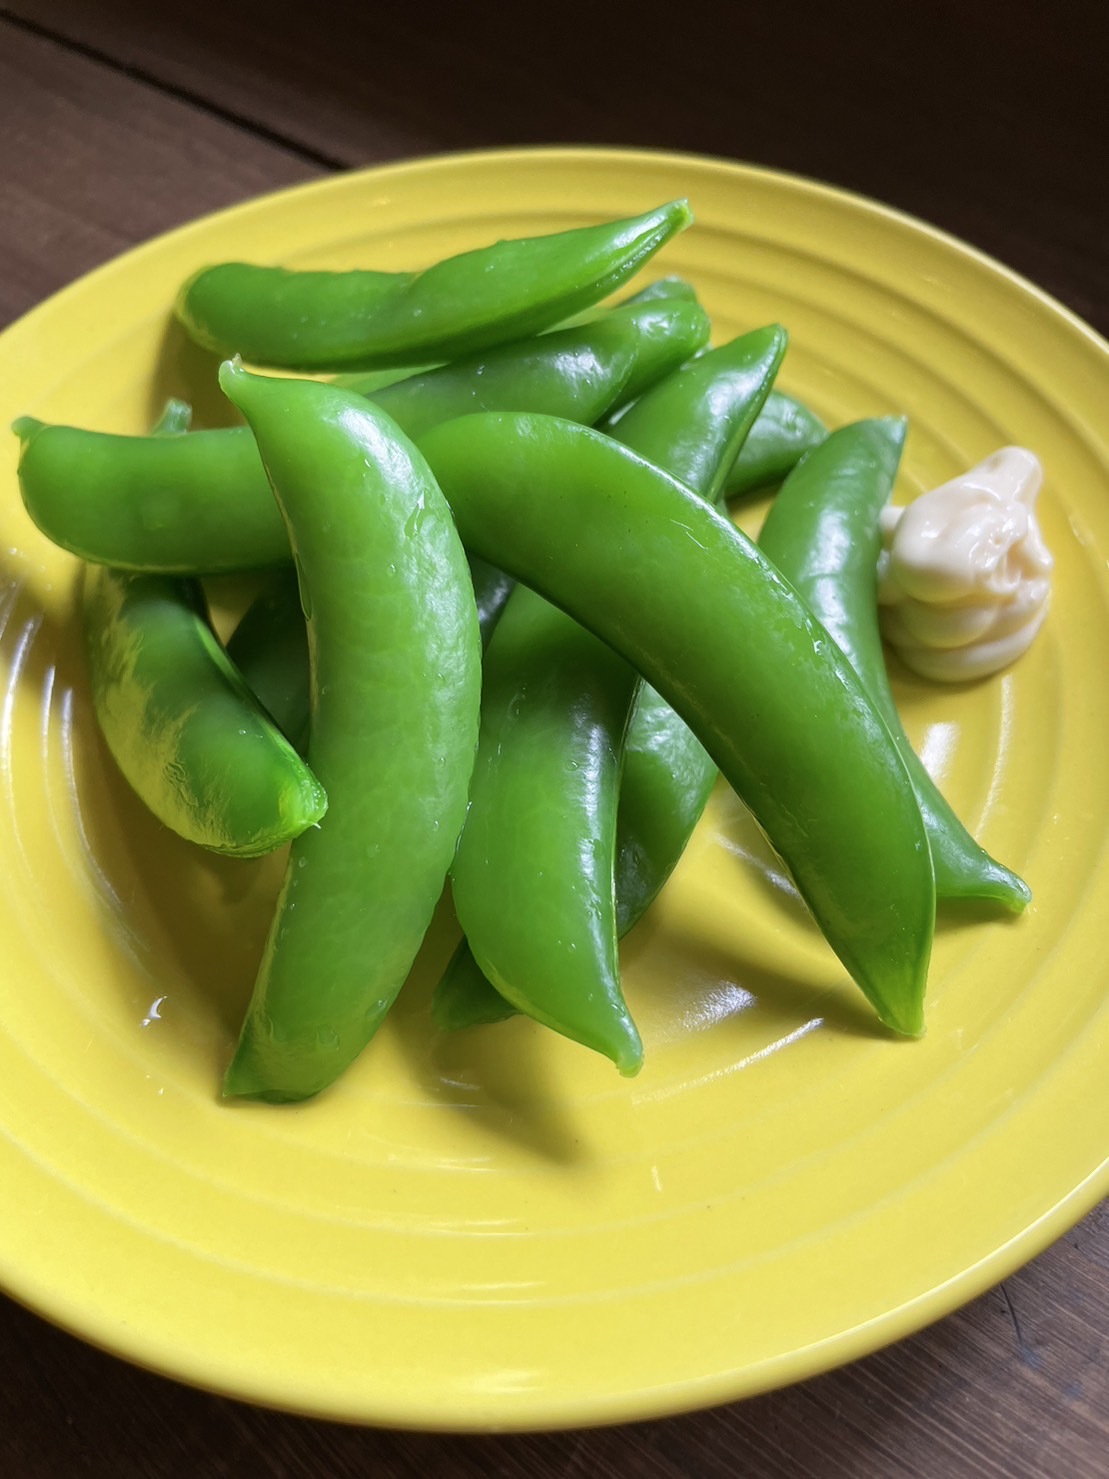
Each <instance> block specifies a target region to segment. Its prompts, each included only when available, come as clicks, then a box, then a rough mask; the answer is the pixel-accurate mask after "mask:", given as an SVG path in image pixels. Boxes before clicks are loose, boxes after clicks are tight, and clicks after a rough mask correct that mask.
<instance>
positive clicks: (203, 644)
mask: <svg viewBox="0 0 1109 1479" xmlns="http://www.w3.org/2000/svg"><path fill="white" fill-rule="evenodd" d="M82 605H83V614H84V625H85V640H86V647H87V651H88V658H89V684H90V689H91V692H92V701H93V708H94V710H95V712H96V717H97V720H98V722H99V725H100V729H101V732H102V733H103V735H104V738H105V741H106V742H107V745H108V749H109V750H110V751H111V754H112V756H113V758H114V759H115V761H116V764H117V765H118V766H119V768H120V770H121V771H122V773H123V775H124V776H125V777H126V779H127V780H128V782H129V783H130V785H131V786H132V788H133V789H134V790H135V791H136V792H137V794H138V795H139V796H141V797H142V799H143V801H145V803H146V805H147V806H148V807H149V808H150V810H151V811H152V812H153V813H154V815H155V816H156V817H157V818H158V820H159V821H161V822H163V823H164V824H165V826H167V827H169V828H171V829H172V830H173V831H174V832H176V833H178V834H179V835H180V836H181V837H185V838H187V839H188V840H189V841H190V842H197V843H199V844H200V845H201V846H202V847H207V848H210V849H211V850H212V851H214V852H220V853H226V854H228V855H229V856H232V857H241V858H251V857H258V856H260V855H261V854H263V853H267V852H272V851H273V850H274V849H275V848H278V847H281V846H282V845H283V844H284V843H286V842H289V841H290V840H291V839H292V838H294V837H297V836H299V835H300V834H301V833H302V832H304V831H305V829H306V828H310V827H313V826H314V825H315V824H316V823H317V822H319V821H320V819H321V818H322V817H323V815H324V812H325V811H326V809H327V798H326V796H325V794H324V790H323V787H322V786H321V785H320V783H319V781H318V780H317V779H316V777H315V776H314V775H313V774H312V773H311V771H309V770H308V768H307V767H306V766H305V765H304V763H303V762H302V761H301V760H300V759H299V758H298V757H297V755H296V754H295V753H294V751H293V749H292V748H291V747H290V745H289V744H288V742H287V741H286V740H285V738H284V737H283V736H282V735H281V734H280V733H279V732H278V730H277V729H276V728H275V727H274V725H273V724H272V723H271V722H270V720H269V719H268V717H267V716H266V715H265V714H264V713H263V712H262V710H261V709H260V708H259V706H258V703H257V702H256V700H255V698H254V696H253V694H252V693H251V692H250V690H249V689H248V688H247V686H246V684H245V683H244V682H243V680H242V678H241V677H240V676H239V674H238V671H237V670H236V669H235V667H234V666H233V665H232V663H231V662H230V661H229V660H228V658H227V656H226V654H225V653H224V651H223V649H222V648H221V647H220V645H219V642H218V641H217V640H216V637H215V635H214V634H213V632H212V630H211V628H210V627H209V625H208V621H207V616H206V612H205V610H204V603H203V597H202V595H201V592H200V588H199V586H197V584H196V583H195V582H194V581H181V580H173V579H170V578H168V577H166V576H160V575H132V574H127V573H125V572H122V571H117V570H110V569H108V568H107V567H106V566H90V567H88V568H87V569H86V571H85V577H84V590H83V602H82Z"/></svg>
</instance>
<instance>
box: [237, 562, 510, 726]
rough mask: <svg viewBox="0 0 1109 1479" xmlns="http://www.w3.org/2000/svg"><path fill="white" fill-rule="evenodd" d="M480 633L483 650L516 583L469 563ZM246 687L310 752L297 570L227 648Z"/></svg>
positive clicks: (256, 608)
mask: <svg viewBox="0 0 1109 1479" xmlns="http://www.w3.org/2000/svg"><path fill="white" fill-rule="evenodd" d="M470 577H471V579H472V580H473V583H474V601H475V604H476V606H477V618H478V627H479V629H480V631H481V642H482V646H483V647H484V646H485V644H486V643H487V642H488V641H489V638H490V636H491V635H492V632H493V628H494V627H495V626H496V624H497V620H498V618H499V617H500V614H501V612H502V611H503V610H504V605H505V602H506V601H507V600H508V597H509V595H510V593H511V591H512V588H513V586H514V585H515V581H514V580H513V579H512V577H511V576H508V575H505V574H504V573H503V572H502V571H500V570H495V569H494V568H493V566H492V565H490V564H488V563H487V562H486V561H485V560H479V559H477V557H476V556H471V557H470ZM227 652H228V656H229V657H230V658H231V660H232V661H233V662H234V664H235V666H236V667H237V668H238V670H239V672H240V673H241V674H242V675H243V679H244V680H245V682H246V684H247V686H248V687H249V688H250V690H251V692H252V693H253V694H254V695H255V697H256V698H257V699H258V701H259V703H260V704H261V705H262V706H263V708H264V709H265V710H266V712H267V713H268V714H269V716H270V717H271V719H272V720H273V721H274V723H275V724H276V725H277V727H278V728H279V729H280V730H281V732H282V734H283V735H284V736H285V737H286V739H287V740H288V741H289V742H290V744H291V745H292V746H293V748H294V749H295V750H296V751H297V752H298V754H301V755H303V754H305V753H306V752H307V749H308V734H309V700H308V693H309V687H310V679H309V660H308V628H307V626H306V625H305V621H304V612H303V611H302V610H301V606H300V586H299V584H298V582H297V577H296V571H295V570H294V569H289V570H281V571H279V572H278V573H277V574H276V575H275V576H274V577H273V579H272V581H271V582H270V584H269V585H268V586H267V587H266V589H265V590H264V591H262V593H261V594H260V595H259V596H258V597H257V599H256V600H255V601H253V602H252V603H251V605H250V607H249V608H248V609H247V611H246V612H245V614H244V615H243V618H242V620H241V621H240V622H239V624H238V626H237V627H236V628H235V630H234V632H233V633H232V634H231V640H230V641H229V642H228V644H227Z"/></svg>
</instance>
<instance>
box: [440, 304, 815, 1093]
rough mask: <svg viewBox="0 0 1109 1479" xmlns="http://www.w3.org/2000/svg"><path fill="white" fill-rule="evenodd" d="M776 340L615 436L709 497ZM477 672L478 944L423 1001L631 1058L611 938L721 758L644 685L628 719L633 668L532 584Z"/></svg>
mask: <svg viewBox="0 0 1109 1479" xmlns="http://www.w3.org/2000/svg"><path fill="white" fill-rule="evenodd" d="M786 343H787V339H786V334H785V331H784V330H783V329H781V328H779V327H777V326H773V327H771V328H768V329H761V330H758V331H756V332H754V333H751V334H746V335H744V336H743V337H742V338H740V339H736V340H735V341H733V343H731V344H729V345H726V346H725V347H724V348H722V349H717V350H714V351H712V352H710V353H707V354H705V355H703V356H701V357H700V358H698V359H696V360H694V361H693V363H692V364H690V365H687V366H686V367H685V368H684V369H682V370H678V371H676V372H674V373H673V374H671V375H669V376H668V377H667V378H666V379H665V380H663V381H661V382H659V383H658V384H657V385H656V386H654V388H653V389H651V390H649V391H648V392H647V393H646V394H645V395H643V396H642V397H641V398H640V399H639V400H637V401H636V403H635V405H634V406H633V407H632V409H631V410H630V412H629V413H628V415H626V416H625V417H623V418H622V419H621V421H620V422H619V424H618V425H617V426H616V427H615V428H614V430H613V435H615V436H616V437H617V439H618V440H620V441H622V442H624V443H625V445H627V446H629V447H631V448H632V449H633V450H634V451H636V452H638V453H640V454H641V455H643V456H646V457H649V458H650V459H651V460H652V461H653V462H655V463H656V464H657V465H659V466H660V467H664V468H666V469H667V470H668V471H670V472H671V473H673V474H674V475H675V476H678V477H681V478H682V480H683V481H684V482H685V483H686V484H687V485H688V486H689V487H690V488H692V489H694V490H695V491H697V492H698V493H700V494H701V495H702V496H704V497H706V498H708V499H710V500H712V499H714V498H715V497H716V496H717V495H718V494H719V491H720V487H721V485H722V483H723V480H724V476H725V474H726V473H727V471H728V469H729V468H730V466H731V465H732V463H733V461H734V459H735V455H736V449H737V445H738V444H739V443H740V442H742V439H743V438H744V436H746V435H747V433H748V432H749V430H750V427H751V425H752V423H753V422H754V420H755V418H756V417H757V415H758V414H759V411H760V410H761V408H762V406H763V404H764V403H765V400H766V396H767V393H768V392H769V389H770V386H771V385H772V383H773V380H774V376H775V375H776V374H777V371H778V366H779V365H780V363H781V360H782V356H783V355H784V353H785V348H786ZM522 602H523V603H526V606H525V607H524V610H525V611H526V615H525V616H524V617H523V618H521V617H520V616H518V614H517V610H516V608H517V607H518V606H519V605H520V603H522ZM509 630H511V632H512V637H511V639H508V632H509ZM485 684H486V688H485V693H484V695H483V699H482V735H481V742H480V743H479V746H478V759H477V763H476V766H475V771H474V782H473V786H472V788H471V805H470V812H469V815H468V818H467V824H466V827H465V829H464V831H463V834H462V838H461V841H460V843H459V848H458V855H457V857H456V859H455V865H454V869H453V873H452V878H453V886H454V894H455V904H456V908H457V911H458V915H459V920H460V922H461V923H462V926H463V928H464V929H465V930H466V932H467V935H468V937H469V941H470V946H469V949H467V948H466V947H460V949H459V951H458V952H456V954H455V956H454V958H453V959H452V961H451V962H450V964H449V966H448V968H447V971H446V973H445V975H444V977H443V979H442V981H441V982H440V984H439V987H438V989H437V991H436V995H435V998H434V999H433V1003H432V1011H433V1014H434V1016H435V1018H436V1020H437V1022H438V1023H439V1024H440V1025H442V1026H450V1027H458V1026H464V1025H473V1024H476V1023H477V1022H485V1021H497V1020H500V1019H501V1018H502V1017H504V1016H506V1015H508V1012H507V1011H506V1010H505V1009H504V1006H503V1002H501V1001H498V1000H497V995H498V993H502V994H503V996H504V997H505V998H507V1000H508V1001H510V1002H512V1003H514V1004H515V1005H517V1006H519V1007H520V1009H521V1010H523V1011H526V1012H529V1013H530V1015H532V1016H535V1017H537V1018H538V1019H539V1020H540V1021H544V1022H546V1023H547V1024H548V1025H549V1026H554V1027H556V1028H557V1029H558V1030H560V1031H563V1032H566V1033H567V1035H568V1036H571V1037H575V1038H577V1039H578V1040H580V1041H588V1042H589V1043H590V1045H591V1046H597V1045H598V1041H600V1040H602V1028H605V1027H607V1029H608V1033H609V1036H608V1039H607V1040H608V1042H609V1048H608V1049H607V1051H608V1052H609V1056H612V1057H613V1058H614V1059H615V1060H616V1061H617V1062H618V1063H621V1062H622V1061H628V1062H632V1063H634V1064H635V1066H638V1061H639V1059H638V1055H639V1052H640V1049H639V1041H638V1037H637V1036H636V1037H634V1038H633V1037H632V1031H633V1029H632V1028H631V1022H630V1018H629V1017H628V1014H627V1009H626V1007H625V1005H624V1001H623V997H622V995H621V993H620V985H619V967H618V960H617V955H616V939H617V936H618V934H624V933H626V932H627V930H628V929H629V928H630V927H631V925H632V924H633V923H634V922H635V920H636V919H638V918H639V916H640V915H641V914H642V912H643V910H644V909H645V908H646V907H647V905H648V904H649V903H650V901H651V899H653V898H654V897H655V895H656V894H657V892H658V890H659V889H660V888H661V886H662V884H663V882H665V880H666V878H667V877H668V876H669V874H670V872H671V871H672V869H673V867H674V865H675V864H676V862H677V860H678V858H679V857H680V856H681V853H682V851H683V850H684V848H685V845H686V843H687V842H688V840H689V836H690V834H691V832H692V830H693V828H694V826H695V825H696V823H697V820H698V818H699V817H700V815H701V812H702V811H703V809H704V805H705V802H706V801H707V799H708V796H709V793H710V791H711V789H712V785H713V782H714V780H715V777H716V767H715V765H714V764H713V763H712V760H711V759H710V758H709V756H708V755H707V754H706V752H705V750H704V747H703V746H702V745H701V744H700V743H699V741H698V740H697V739H696V737H695V736H694V735H693V734H692V733H691V732H690V730H689V729H688V727H687V726H686V725H685V724H684V723H683V722H682V720H681V719H680V718H679V717H678V716H677V714H675V713H674V711H673V709H671V708H670V707H669V705H667V704H666V703H665V702H664V700H662V699H661V698H660V697H659V695H658V694H656V693H655V692H654V690H652V689H650V688H649V687H647V686H644V690H643V692H642V693H641V694H640V696H639V699H638V702H637V703H636V704H635V707H634V710H633V713H632V718H631V722H630V725H629V714H628V711H629V707H630V706H631V704H632V700H633V698H634V696H635V693H636V690H637V688H638V687H639V685H638V683H637V682H636V681H635V680H634V676H633V673H632V670H631V669H630V668H629V667H628V666H627V664H626V663H624V662H622V661H621V660H620V659H618V658H617V657H616V656H615V654H614V653H613V652H612V650H611V649H610V648H609V647H607V646H606V645H605V643H603V642H600V641H598V640H597V639H596V638H594V637H591V636H588V635H586V634H585V633H583V632H582V630H581V628H580V627H579V626H578V625H577V623H576V622H574V621H573V620H572V619H571V618H569V617H567V616H566V615H565V614H564V613H563V612H561V611H559V610H558V609H557V608H555V607H553V606H550V605H548V604H547V603H545V602H543V601H541V600H540V598H539V597H537V596H535V595H534V594H533V593H532V592H530V591H526V592H525V591H522V590H518V591H517V593H516V594H515V595H513V597H512V599H511V600H510V602H509V604H508V609H507V612H506V615H505V618H504V625H502V628H501V631H500V635H499V636H498V638H497V639H496V641H495V642H494V644H493V646H492V647H491V649H490V653H489V656H488V659H487V661H486V665H485ZM625 729H627V731H628V733H627V741H626V746H625V745H624V744H623V740H624V731H625ZM622 748H623V750H624V753H623V780H622V782H621V780H620V760H621V749H622ZM618 800H619V810H618V809H617V802H618ZM614 850H615V858H616V886H615V898H614V890H613V859H614ZM496 879H501V880H502V889H503V891H504V892H505V894H506V895H510V896H511V902H510V903H509V904H508V906H507V907H505V904H504V901H503V900H502V899H501V898H500V897H499V896H498V894H497V892H496V890H495V888H492V887H490V883H491V881H493V880H496ZM483 906H484V912H483ZM574 921H577V923H578V929H577V930H576V931H575V930H574V929H573V922H574ZM545 926H549V927H547V928H544V927H545ZM471 949H472V951H473V952H475V953H476V954H477V956H478V958H479V959H480V961H481V963H482V965H484V966H486V969H487V971H488V974H489V977H490V979H491V981H492V982H493V983H494V985H495V987H496V990H495V991H494V990H491V989H490V985H489V982H488V981H486V980H485V979H484V977H483V975H482V972H481V970H480V969H479V968H477V967H476V964H475V963H474V961H473V960H472V957H471V955H470V953H469V950H471ZM583 1022H584V1023H586V1024H588V1026H589V1027H591V1028H592V1030H593V1037H592V1039H590V1038H589V1037H588V1036H586V1035H585V1032H584V1031H583V1027H582V1023H583ZM605 1050H606V1049H603V1048H602V1051H605ZM621 1051H622V1052H624V1053H625V1054H626V1055H628V1056H627V1059H626V1060H622V1059H621V1058H620V1056H619V1052H621ZM633 1053H634V1055H635V1056H634V1057H633V1056H632V1055H633Z"/></svg>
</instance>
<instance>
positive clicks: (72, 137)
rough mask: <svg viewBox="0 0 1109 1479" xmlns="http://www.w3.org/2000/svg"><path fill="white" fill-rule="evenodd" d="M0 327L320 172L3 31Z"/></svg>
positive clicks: (112, 74)
mask: <svg viewBox="0 0 1109 1479" xmlns="http://www.w3.org/2000/svg"><path fill="white" fill-rule="evenodd" d="M0 139H2V140H3V142H4V164H3V168H2V169H0V254H2V255H0V324H3V323H7V322H8V321H9V320H10V319H13V318H15V317H17V316H18V315H19V314H20V313H23V312H25V311H26V309H28V308H30V307H31V306H32V305H33V304H35V303H37V302H38V301H39V300H40V299H41V298H44V297H45V296H46V295H47V294H48V293H51V292H53V291H54V290H55V289H56V288H60V287H62V286H63V285H64V284H65V283H67V282H71V281H72V280H73V279H74V278H75V277H79V276H81V274H82V273H85V272H88V271H89V270H90V269H91V268H93V267H96V266H98V265H99V264H100V263H101V262H104V261H107V260H108V259H109V258H110V257H114V256H116V255H117V254H118V253H119V252H121V251H123V250H124V248H126V247H129V246H133V245H134V244H135V243H136V242H139V241H143V240H145V239H146V238H147V237H150V236H153V235H155V234H157V233H158V232H160V231H165V230H168V229H169V228H170V227H171V226H176V225H179V224H180V223H181V222H183V221H188V220H190V219H192V218H193V217H194V216H197V215H201V214H203V213H204V212H205V211H211V210H216V209H218V208H219V207H221V206H225V205H230V204H232V203H233V202H235V201H237V200H242V199H243V198H244V197H245V196H248V195H256V194H258V193H259V192H260V191H263V190H268V189H276V188H277V187H278V186H280V185H292V184H297V183H299V182H300V181H302V180H307V179H311V178H313V177H314V176H316V175H318V174H319V173H320V166H319V165H317V164H313V163H311V162H309V161H307V160H305V159H304V158H303V157H302V156H301V155H299V154H298V153H296V152H293V151H291V150H289V149H285V148H281V147H279V146H277V145H274V144H270V143H267V142H264V141H262V140H259V139H257V138H255V137H254V136H253V135H251V134H249V133H246V132H244V131H243V130H242V129H239V128H236V127H234V126H232V125H230V124H227V123H224V122H222V121H221V120H219V119H216V118H213V117H212V116H211V115H210V114H209V113H208V112H207V111H206V110H205V109H203V108H198V107H195V106H192V105H190V104H187V103H183V102H181V101H179V100H177V99H175V98H171V97H167V96H165V95H164V94H162V93H161V92H160V91H159V90H157V89H155V88H151V87H148V86H146V85H144V84H141V83H138V82H135V81H133V80H132V79H130V78H127V77H125V76H123V75H121V74H120V73H119V72H118V71H117V70H116V69H114V68H110V67H106V66H103V65H101V64H98V63H95V62H90V61H88V60H86V59H84V58H82V57H79V56H75V55H74V54H73V53H71V52H69V51H66V50H64V49H63V48H61V47H59V46H57V45H54V44H53V43H51V42H49V41H45V40H43V39H41V38H39V37H36V36H32V35H28V34H27V33H25V32H24V31H23V30H21V29H20V28H18V27H15V26H13V25H11V24H6V23H4V22H3V21H0Z"/></svg>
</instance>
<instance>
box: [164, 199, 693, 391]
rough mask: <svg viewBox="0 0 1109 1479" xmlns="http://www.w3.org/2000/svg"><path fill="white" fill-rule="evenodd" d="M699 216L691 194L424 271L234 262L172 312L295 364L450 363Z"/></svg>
mask: <svg viewBox="0 0 1109 1479" xmlns="http://www.w3.org/2000/svg"><path fill="white" fill-rule="evenodd" d="M692 219H693V217H692V214H691V212H690V209H689V206H688V204H687V203H686V202H685V201H684V200H677V201H671V202H670V203H669V204H667V205H663V206H660V207H659V208H658V209H657V210H653V211H648V212H646V213H645V214H644V215H641V216H633V217H630V218H628V219H625V220H619V221H611V222H606V223H604V224H602V225H598V226H584V227H579V228H578V229H576V230H573V231H560V232H555V233H553V234H551V235H549V236H537V237H530V238H524V239H520V240H515V241H500V242H496V243H495V244H494V245H492V246H488V247H482V248H479V249H478V250H476V251H470V252H463V253H461V254H460V255H458V256H455V257H449V258H447V259H446V260H445V261H442V262H438V263H436V264H435V265H434V266H433V267H428V268H426V269H425V270H424V271H422V272H368V271H353V272H297V271H290V270H288V269H286V268H283V267H263V266H254V265H251V264H248V263H242V262H228V263H224V264H222V265H220V266H215V267H207V268H204V269H203V270H202V271H200V272H198V273H197V274H196V275H195V276H194V277H192V278H191V279H190V280H189V281H188V282H187V283H186V284H185V285H184V287H183V288H182V290H181V293H180V296H179V298H178V303H177V314H178V317H179V318H180V320H181V322H182V323H183V324H184V326H185V328H186V330H187V331H188V333H189V334H190V335H191V336H192V337H193V338H194V339H195V340H196V341H197V343H199V344H201V345H203V346H204V347H205V348H207V349H211V350H214V351H215V352H216V353H218V354H239V355H242V357H243V358H244V359H247V360H250V361H251V362H252V363H254V364H258V365H269V366H273V367H276V368H284V369H292V370H340V369H350V368H355V367H361V368H365V369H374V368H381V367H387V366H390V365H398V364H413V363H419V362H421V361H425V360H426V361H438V360H443V361H449V360H455V359H459V358H461V357H463V356H465V355H472V354H476V353H479V352H480V351H482V350H486V349H489V348H491V347H493V346H494V345H497V344H505V343H508V342H509V341H511V340H513V339H522V338H525V337H527V336H528V335H530V334H538V333H541V332H542V331H543V330H544V329H547V328H550V327H551V326H552V325H553V324H556V323H558V322H560V321H561V320H562V319H565V318H568V317H570V315H572V314H575V313H578V312H580V310H581V309H583V308H587V307H589V306H590V305H591V304H593V303H599V302H600V301H601V299H602V298H605V297H607V296H608V294H609V293H612V292H615V291H616V289H617V288H619V287H620V286H621V285H622V284H623V283H625V282H627V281H628V279H629V278H631V277H632V276H634V274H635V273H636V272H638V271H639V269H640V268H641V267H642V266H643V265H644V264H645V263H646V262H647V261H648V260H649V259H650V258H651V257H652V256H653V255H654V254H655V252H657V251H658V250H659V248H660V247H662V246H664V245H665V243H666V242H668V241H669V240H670V239H671V237H673V236H674V235H676V234H677V233H678V232H679V231H682V230H684V229H685V227H686V226H688V225H689V224H690V222H691V221H692Z"/></svg>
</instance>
